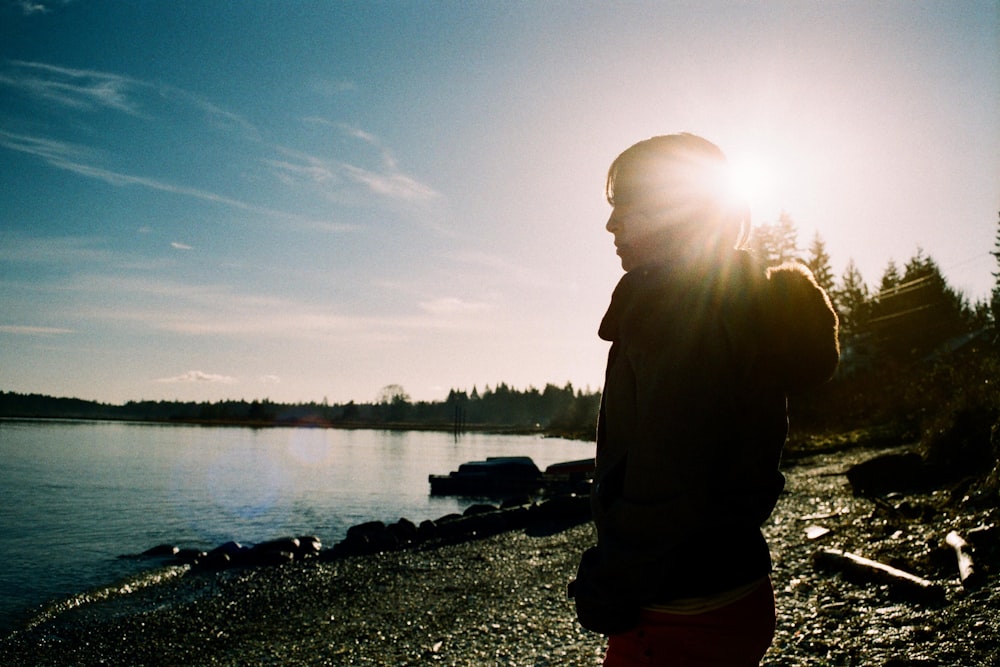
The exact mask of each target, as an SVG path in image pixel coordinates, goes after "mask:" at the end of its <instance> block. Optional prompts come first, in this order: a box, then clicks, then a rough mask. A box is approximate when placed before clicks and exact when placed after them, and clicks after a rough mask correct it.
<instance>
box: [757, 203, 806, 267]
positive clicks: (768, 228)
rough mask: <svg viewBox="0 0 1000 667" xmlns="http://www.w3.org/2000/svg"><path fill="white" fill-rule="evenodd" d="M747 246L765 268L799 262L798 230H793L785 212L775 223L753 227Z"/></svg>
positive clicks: (790, 218)
mask: <svg viewBox="0 0 1000 667" xmlns="http://www.w3.org/2000/svg"><path fill="white" fill-rule="evenodd" d="M749 246H750V250H751V251H752V252H753V253H754V254H755V255H756V256H757V258H758V259H759V260H760V261H761V262H763V264H764V265H765V266H778V265H779V264H784V263H785V262H795V261H801V258H800V257H799V241H798V230H796V228H795V221H794V220H792V216H791V215H789V214H788V213H787V212H785V211H782V212H781V215H779V216H778V221H777V222H774V223H765V224H763V225H758V226H757V227H755V228H754V230H753V233H752V234H751V236H750V242H749Z"/></svg>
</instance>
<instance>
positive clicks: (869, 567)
mask: <svg viewBox="0 0 1000 667" xmlns="http://www.w3.org/2000/svg"><path fill="white" fill-rule="evenodd" d="M813 565H814V566H815V567H816V569H821V570H833V571H837V572H842V573H843V574H844V578H845V579H848V580H849V581H854V582H856V583H874V584H884V585H886V586H887V587H888V588H889V593H890V595H894V596H896V597H899V598H902V599H905V600H909V601H912V602H925V603H931V604H942V603H944V602H945V590H944V587H942V586H940V585H938V584H935V583H934V582H932V581H928V580H927V579H924V578H922V577H918V576H916V575H914V574H910V573H909V572H904V571H903V570H900V569H898V568H895V567H892V566H891V565H887V564H885V563H880V562H878V561H875V560H871V559H869V558H865V557H864V556H859V555H857V554H853V553H850V552H848V551H843V550H842V549H830V548H827V549H820V550H819V551H817V552H816V553H814V554H813Z"/></svg>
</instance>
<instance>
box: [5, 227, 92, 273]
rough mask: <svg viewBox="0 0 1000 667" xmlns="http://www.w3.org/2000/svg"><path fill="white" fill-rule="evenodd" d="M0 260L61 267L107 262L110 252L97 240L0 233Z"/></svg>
mask: <svg viewBox="0 0 1000 667" xmlns="http://www.w3.org/2000/svg"><path fill="white" fill-rule="evenodd" d="M0 241H2V242H0V261H4V262H11V263H21V264H25V263H26V264H65V265H71V264H72V265H78V264H79V263H80V262H85V263H102V262H107V261H108V259H109V258H110V253H109V252H108V251H107V250H105V249H103V248H100V247H97V244H99V243H100V240H99V239H92V238H85V237H79V236H57V237H51V238H45V237H35V236H26V235H23V234H18V233H0Z"/></svg>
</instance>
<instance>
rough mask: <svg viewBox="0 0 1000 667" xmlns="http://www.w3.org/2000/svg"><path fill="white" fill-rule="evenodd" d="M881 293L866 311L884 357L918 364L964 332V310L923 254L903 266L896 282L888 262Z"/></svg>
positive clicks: (966, 322)
mask: <svg viewBox="0 0 1000 667" xmlns="http://www.w3.org/2000/svg"><path fill="white" fill-rule="evenodd" d="M881 287H882V289H881V290H880V291H879V294H878V296H877V298H876V300H875V302H874V303H873V306H872V319H871V324H872V327H873V331H874V332H875V334H876V337H877V343H878V345H879V347H880V348H881V350H882V352H883V353H884V354H886V355H889V356H891V357H895V358H898V359H904V360H908V359H915V358H919V357H922V356H925V355H927V354H929V353H931V352H933V351H934V350H935V349H936V348H937V347H938V346H940V345H941V344H942V343H943V342H944V341H946V340H948V339H949V338H951V337H953V336H956V335H959V334H961V333H965V332H968V331H969V330H970V323H971V320H972V315H971V312H970V310H969V307H968V304H967V303H966V302H965V299H964V298H963V297H962V296H961V294H959V293H957V292H955V290H953V289H952V288H951V287H949V286H948V283H947V281H946V280H945V278H944V276H943V275H942V274H941V270H940V268H939V267H938V265H937V263H936V262H935V261H934V260H933V259H932V258H931V257H928V256H926V255H924V253H923V250H918V251H917V254H916V255H914V256H913V257H912V258H911V259H910V261H908V262H907V263H906V265H905V267H904V272H903V275H902V276H901V277H900V276H899V272H898V269H895V264H894V263H892V262H890V266H889V268H888V269H887V270H886V274H885V275H883V277H882V286H881Z"/></svg>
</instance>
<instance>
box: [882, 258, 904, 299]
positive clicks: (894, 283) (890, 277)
mask: <svg viewBox="0 0 1000 667" xmlns="http://www.w3.org/2000/svg"><path fill="white" fill-rule="evenodd" d="M901 282H903V279H902V278H901V277H900V275H899V267H898V266H896V260H893V259H890V260H889V263H888V264H886V267H885V271H884V272H883V273H882V282H880V283H879V285H878V294H877V295H876V298H881V297H882V296H883V295H886V294H888V293H890V292H892V290H894V289H896V288H897V287H898V286H899V284H900V283H901Z"/></svg>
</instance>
